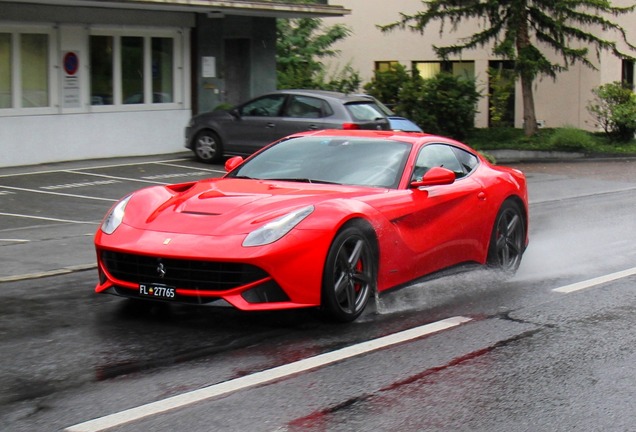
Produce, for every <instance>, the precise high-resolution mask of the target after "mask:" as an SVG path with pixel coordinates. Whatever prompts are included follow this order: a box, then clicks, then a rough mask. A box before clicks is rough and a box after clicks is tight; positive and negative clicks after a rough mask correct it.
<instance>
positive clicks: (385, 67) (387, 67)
mask: <svg viewBox="0 0 636 432" xmlns="http://www.w3.org/2000/svg"><path fill="white" fill-rule="evenodd" d="M399 64H400V62H398V61H393V60H391V61H377V62H375V70H376V72H390V71H392V70H395V68H396V67H397V65H399Z"/></svg>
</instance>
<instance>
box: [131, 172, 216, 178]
mask: <svg viewBox="0 0 636 432" xmlns="http://www.w3.org/2000/svg"><path fill="white" fill-rule="evenodd" d="M207 175H209V173H208V172H205V171H190V172H184V173H173V174H157V175H151V176H146V177H142V179H145V180H159V179H172V178H178V177H189V176H193V177H194V176H197V177H202V176H207Z"/></svg>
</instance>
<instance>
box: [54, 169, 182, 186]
mask: <svg viewBox="0 0 636 432" xmlns="http://www.w3.org/2000/svg"><path fill="white" fill-rule="evenodd" d="M60 172H66V173H70V174H80V175H87V176H93V177H102V178H107V179H112V180H119V181H129V182H140V183H151V184H159V185H167V184H169V183H165V182H156V181H150V180H144V179H143V178H140V179H138V178H130V177H118V176H112V175H108V174H97V173H90V172H84V171H81V170H64V171H60Z"/></svg>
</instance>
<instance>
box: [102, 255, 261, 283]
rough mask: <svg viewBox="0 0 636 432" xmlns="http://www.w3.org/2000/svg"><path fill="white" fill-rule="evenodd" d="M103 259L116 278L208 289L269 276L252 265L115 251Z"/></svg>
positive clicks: (133, 281)
mask: <svg viewBox="0 0 636 432" xmlns="http://www.w3.org/2000/svg"><path fill="white" fill-rule="evenodd" d="M102 262H103V263H104V266H105V268H106V270H107V271H108V272H109V273H110V274H111V275H113V277H115V278H117V279H119V280H122V281H126V282H131V283H156V284H162V285H167V286H173V287H177V288H185V289H198V290H204V291H226V290H230V289H232V288H236V287H238V286H241V285H245V284H248V283H251V282H255V281H257V280H260V279H263V278H265V277H267V276H268V275H267V273H265V272H264V271H263V270H261V269H260V268H258V267H256V266H253V265H249V264H240V263H228V262H216V261H196V260H181V259H167V258H158V257H149V256H143V255H135V254H129V253H120V252H111V251H103V252H102ZM162 273H163V277H161V275H160V274H162Z"/></svg>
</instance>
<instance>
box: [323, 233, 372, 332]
mask: <svg viewBox="0 0 636 432" xmlns="http://www.w3.org/2000/svg"><path fill="white" fill-rule="evenodd" d="M375 286H376V262H375V258H374V253H373V249H372V246H371V243H370V242H369V239H368V237H367V236H366V235H365V234H364V232H363V230H362V229H360V228H359V227H358V226H357V225H351V226H348V227H346V228H344V229H343V230H341V231H340V232H339V233H338V235H336V237H335V239H334V241H333V243H332V244H331V248H330V249H329V253H328V255H327V261H326V263H325V268H324V271H323V281H322V307H323V310H324V311H325V312H326V313H327V314H328V315H329V316H330V317H331V318H334V319H336V320H338V321H341V322H350V321H353V320H355V319H356V318H358V317H359V316H360V314H362V312H363V311H364V309H365V307H366V306H367V303H368V302H369V298H370V296H371V292H372V291H373V290H374V289H375Z"/></svg>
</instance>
